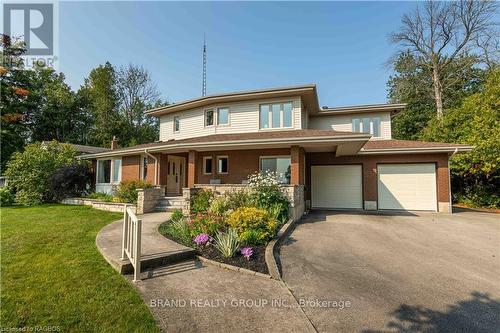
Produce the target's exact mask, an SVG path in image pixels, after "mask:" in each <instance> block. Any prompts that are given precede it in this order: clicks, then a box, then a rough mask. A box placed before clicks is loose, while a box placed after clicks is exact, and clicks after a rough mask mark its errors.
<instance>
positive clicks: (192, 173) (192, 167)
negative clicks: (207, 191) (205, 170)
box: [187, 150, 197, 188]
mask: <svg viewBox="0 0 500 333" xmlns="http://www.w3.org/2000/svg"><path fill="white" fill-rule="evenodd" d="M196 157H197V153H196V151H195V150H190V151H189V154H188V174H187V187H189V188H191V187H194V184H196V178H197V177H196V173H197V170H196Z"/></svg>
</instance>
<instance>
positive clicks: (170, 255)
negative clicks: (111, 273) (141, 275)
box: [118, 249, 196, 274]
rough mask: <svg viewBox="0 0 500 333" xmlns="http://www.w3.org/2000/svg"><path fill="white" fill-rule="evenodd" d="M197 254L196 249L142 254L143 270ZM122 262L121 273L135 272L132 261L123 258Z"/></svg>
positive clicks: (119, 269) (188, 258) (176, 261)
mask: <svg viewBox="0 0 500 333" xmlns="http://www.w3.org/2000/svg"><path fill="white" fill-rule="evenodd" d="M195 256H196V250H194V249H189V250H188V249H186V250H179V251H172V252H165V253H157V254H151V255H144V256H141V272H144V271H148V270H151V269H153V268H158V267H163V266H167V265H171V264H174V263H178V262H180V261H185V260H190V259H193V258H194V257H195ZM120 264H121V265H120V267H119V268H118V271H119V272H120V273H121V274H131V273H133V272H134V267H133V266H132V264H131V263H130V261H128V260H122V261H121V262H120Z"/></svg>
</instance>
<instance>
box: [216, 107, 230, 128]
mask: <svg viewBox="0 0 500 333" xmlns="http://www.w3.org/2000/svg"><path fill="white" fill-rule="evenodd" d="M227 124H229V109H228V108H218V109H217V125H227Z"/></svg>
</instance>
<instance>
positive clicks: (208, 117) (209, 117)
mask: <svg viewBox="0 0 500 333" xmlns="http://www.w3.org/2000/svg"><path fill="white" fill-rule="evenodd" d="M213 125H214V110H206V111H205V126H213Z"/></svg>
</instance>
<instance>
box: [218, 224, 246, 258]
mask: <svg viewBox="0 0 500 333" xmlns="http://www.w3.org/2000/svg"><path fill="white" fill-rule="evenodd" d="M214 246H215V247H216V248H217V250H219V252H220V253H221V254H222V256H224V257H226V258H231V257H232V256H234V254H235V253H236V251H237V250H238V248H239V247H240V242H239V241H238V235H237V234H236V231H234V230H233V229H231V228H230V229H229V230H228V231H227V232H226V233H223V232H219V233H217V235H216V236H215V239H214Z"/></svg>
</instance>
